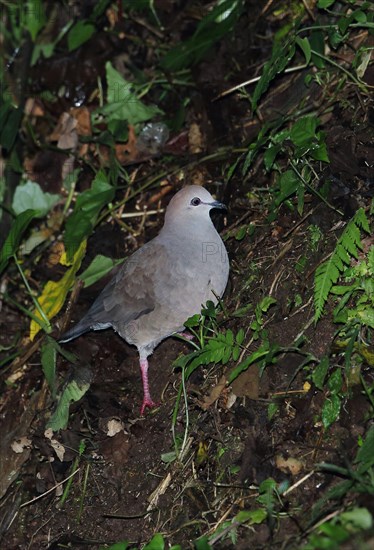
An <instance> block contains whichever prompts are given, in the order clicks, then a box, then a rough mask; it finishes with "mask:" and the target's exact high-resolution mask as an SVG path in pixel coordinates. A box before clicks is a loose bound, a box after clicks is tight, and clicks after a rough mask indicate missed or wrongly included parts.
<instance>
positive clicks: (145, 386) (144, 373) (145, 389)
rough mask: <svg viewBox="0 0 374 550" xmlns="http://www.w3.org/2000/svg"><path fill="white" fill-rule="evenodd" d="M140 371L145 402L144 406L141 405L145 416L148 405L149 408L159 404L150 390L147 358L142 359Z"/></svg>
mask: <svg viewBox="0 0 374 550" xmlns="http://www.w3.org/2000/svg"><path fill="white" fill-rule="evenodd" d="M140 372H141V374H142V382H143V403H142V406H141V407H140V415H141V416H143V414H144V411H145V409H146V408H147V407H148V408H149V409H152V408H153V407H157V406H158V404H157V403H155V402H154V401H153V399H152V397H151V394H150V391H149V382H148V361H147V359H140Z"/></svg>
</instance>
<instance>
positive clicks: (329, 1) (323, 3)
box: [317, 0, 335, 9]
mask: <svg viewBox="0 0 374 550" xmlns="http://www.w3.org/2000/svg"><path fill="white" fill-rule="evenodd" d="M334 2H335V0H318V4H317V7H318V8H320V9H327V8H329V7H330V6H332V5H333V3H334Z"/></svg>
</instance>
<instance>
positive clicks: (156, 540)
mask: <svg viewBox="0 0 374 550" xmlns="http://www.w3.org/2000/svg"><path fill="white" fill-rule="evenodd" d="M164 548H165V541H164V537H163V536H162V535H161V534H160V533H156V534H155V535H154V537H153V538H152V540H151V541H150V542H149V543H148V544H146V545H145V546H144V547H143V550H164Z"/></svg>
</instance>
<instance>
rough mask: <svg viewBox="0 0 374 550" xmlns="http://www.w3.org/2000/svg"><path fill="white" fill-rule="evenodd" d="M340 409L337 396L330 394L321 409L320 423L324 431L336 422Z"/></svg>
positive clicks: (339, 401)
mask: <svg viewBox="0 0 374 550" xmlns="http://www.w3.org/2000/svg"><path fill="white" fill-rule="evenodd" d="M340 407H341V399H340V397H339V396H338V395H336V394H332V395H331V396H330V397H328V398H327V399H326V401H325V402H324V404H323V408H322V423H323V426H324V428H325V429H327V428H328V427H329V426H331V424H333V423H334V422H335V420H337V418H338V416H339V413H340Z"/></svg>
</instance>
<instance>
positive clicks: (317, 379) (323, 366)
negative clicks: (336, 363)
mask: <svg viewBox="0 0 374 550" xmlns="http://www.w3.org/2000/svg"><path fill="white" fill-rule="evenodd" d="M329 366H330V365H329V358H328V357H327V356H326V355H325V356H324V357H322V359H321V361H320V362H319V364H318V365H317V366H316V368H315V369H314V371H313V374H312V380H313V383H314V385H315V386H316V388H318V389H319V390H322V389H323V384H324V381H325V378H326V375H327V372H328V370H329Z"/></svg>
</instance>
